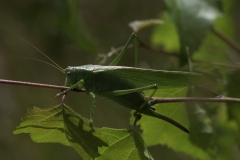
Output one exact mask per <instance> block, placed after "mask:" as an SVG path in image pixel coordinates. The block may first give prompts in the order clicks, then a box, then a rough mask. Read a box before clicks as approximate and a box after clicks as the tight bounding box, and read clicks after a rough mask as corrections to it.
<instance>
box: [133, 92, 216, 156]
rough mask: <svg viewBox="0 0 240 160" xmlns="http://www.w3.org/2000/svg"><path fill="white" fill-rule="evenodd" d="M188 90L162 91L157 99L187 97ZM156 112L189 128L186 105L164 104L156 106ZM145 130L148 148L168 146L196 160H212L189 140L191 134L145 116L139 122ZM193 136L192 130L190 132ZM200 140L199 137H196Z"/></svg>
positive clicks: (158, 93) (144, 135) (157, 94)
mask: <svg viewBox="0 0 240 160" xmlns="http://www.w3.org/2000/svg"><path fill="white" fill-rule="evenodd" d="M186 93H187V88H177V89H160V90H159V91H158V92H157V93H156V95H154V96H156V97H185V96H186ZM154 107H155V108H156V111H157V112H159V113H161V114H163V115H165V116H168V117H169V118H172V119H174V120H175V121H177V122H179V123H180V124H182V125H183V126H185V127H187V128H189V122H188V118H187V113H186V109H185V105H184V103H163V104H158V105H154ZM138 124H140V125H141V129H142V130H143V134H142V135H143V137H144V139H145V142H146V144H147V145H148V146H153V145H158V144H161V145H167V146H168V147H169V148H171V149H173V150H174V151H176V152H184V153H185V154H188V155H190V156H192V157H194V158H196V159H202V160H208V159H209V160H210V159H212V158H211V156H210V155H209V153H208V152H207V151H205V150H203V149H202V148H200V147H198V146H196V145H195V144H193V143H192V142H191V140H190V139H189V134H187V133H185V132H183V131H181V130H180V129H178V128H176V127H174V126H173V125H171V124H169V123H167V122H165V121H161V120H158V119H154V118H152V117H148V116H143V117H142V119H141V120H140V121H139V122H138ZM190 134H191V130H190ZM196 138H199V137H196Z"/></svg>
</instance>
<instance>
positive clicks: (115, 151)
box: [97, 128, 153, 160]
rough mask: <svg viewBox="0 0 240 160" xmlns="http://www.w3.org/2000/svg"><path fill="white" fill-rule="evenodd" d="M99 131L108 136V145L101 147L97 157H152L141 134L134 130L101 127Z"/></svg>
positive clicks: (126, 159) (123, 159)
mask: <svg viewBox="0 0 240 160" xmlns="http://www.w3.org/2000/svg"><path fill="white" fill-rule="evenodd" d="M101 133H102V134H104V135H105V136H107V137H108V140H109V147H102V148H101V149H100V150H99V152H100V153H101V155H102V156H101V157H99V158H97V159H104V160H105V159H107V158H110V159H118V160H133V159H134V160H135V159H136V160H137V159H141V160H145V159H146V160H147V159H153V158H152V156H151V154H150V153H149V152H148V150H147V148H146V146H145V144H144V141H143V139H142V137H141V135H140V134H139V133H138V132H137V131H136V130H134V129H133V130H132V129H131V130H123V129H121V130H117V129H116V130H113V129H109V128H103V129H101Z"/></svg>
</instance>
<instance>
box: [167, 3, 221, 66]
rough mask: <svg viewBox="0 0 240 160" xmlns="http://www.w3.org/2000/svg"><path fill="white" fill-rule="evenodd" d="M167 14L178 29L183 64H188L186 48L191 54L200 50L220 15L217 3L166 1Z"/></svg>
mask: <svg viewBox="0 0 240 160" xmlns="http://www.w3.org/2000/svg"><path fill="white" fill-rule="evenodd" d="M164 2H165V4H166V6H167V8H168V9H167V13H168V14H169V16H170V18H171V20H172V21H173V22H174V24H175V25H176V27H177V31H178V35H179V40H180V44H181V51H180V54H181V64H185V63H187V54H186V47H188V48H189V51H190V53H194V52H195V51H196V50H198V48H199V46H200V45H201V43H202V40H203V39H204V37H205V36H206V33H207V32H208V31H210V30H211V28H212V26H213V23H214V20H215V19H216V18H217V17H218V16H219V15H220V11H219V9H218V7H219V5H218V3H217V2H213V1H209V0H195V1H192V0H165V1H164Z"/></svg>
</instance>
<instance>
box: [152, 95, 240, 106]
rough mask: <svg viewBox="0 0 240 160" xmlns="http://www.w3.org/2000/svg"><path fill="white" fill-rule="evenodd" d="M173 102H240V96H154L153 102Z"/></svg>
mask: <svg viewBox="0 0 240 160" xmlns="http://www.w3.org/2000/svg"><path fill="white" fill-rule="evenodd" d="M172 102H234V103H240V98H231V97H224V96H222V97H215V98H199V97H178V98H158V97H153V98H152V100H151V104H152V105H154V104H157V103H172Z"/></svg>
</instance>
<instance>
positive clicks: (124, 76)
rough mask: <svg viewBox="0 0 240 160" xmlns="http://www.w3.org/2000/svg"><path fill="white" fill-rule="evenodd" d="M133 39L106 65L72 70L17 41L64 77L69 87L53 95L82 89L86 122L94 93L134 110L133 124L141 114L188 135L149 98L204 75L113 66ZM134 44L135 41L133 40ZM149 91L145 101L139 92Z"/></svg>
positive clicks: (84, 66) (192, 82)
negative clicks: (87, 101) (87, 102)
mask: <svg viewBox="0 0 240 160" xmlns="http://www.w3.org/2000/svg"><path fill="white" fill-rule="evenodd" d="M15 35H16V34H15ZM135 36H136V35H135V34H134V33H133V34H132V35H131V37H130V38H129V40H128V41H127V43H126V45H125V47H124V49H123V50H122V51H121V52H120V53H119V55H118V56H117V57H116V58H115V59H114V60H113V61H112V62H111V64H110V65H109V66H101V65H83V66H75V67H70V66H69V67H67V68H66V69H63V68H61V67H60V66H59V65H58V64H57V63H55V62H54V61H53V60H52V59H50V58H49V57H48V56H47V55H46V54H44V53H43V52H41V51H40V50H39V49H37V48H36V47H35V46H33V45H32V44H30V43H29V42H27V41H26V40H24V39H22V38H21V37H20V38H21V39H22V40H24V41H25V42H26V43H28V44H29V45H30V46H32V47H33V48H35V49H36V50H38V51H39V52H40V53H41V54H42V55H44V56H45V57H46V58H47V59H49V60H50V61H51V62H52V64H50V65H52V66H53V67H55V68H57V69H58V70H60V71H61V72H63V73H64V74H66V81H65V85H66V86H70V87H69V89H67V90H65V91H63V92H61V93H58V94H57V96H60V95H65V94H66V93H68V92H69V91H71V90H73V89H82V88H84V89H85V92H86V93H87V94H88V95H90V96H91V97H92V98H93V102H92V105H91V112H90V121H92V120H93V113H94V108H95V94H97V95H100V96H102V97H106V98H108V99H110V100H112V101H114V102H116V103H118V104H120V105H122V106H124V107H127V108H130V109H133V110H135V113H134V115H135V117H136V119H135V122H136V121H137V120H139V119H140V117H141V114H145V115H148V116H152V117H155V118H159V119H162V120H164V121H166V122H169V123H170V124H172V125H174V126H176V127H178V128H179V129H181V130H183V131H185V132H187V133H189V132H188V130H187V129H186V128H185V127H184V126H182V125H181V124H179V123H178V122H176V121H174V120H173V119H171V118H168V117H166V116H164V115H161V114H160V113H158V112H156V111H155V109H154V108H153V107H152V105H151V97H152V96H153V95H154V93H155V91H156V90H157V87H158V88H160V89H161V88H166V87H169V88H172V87H189V86H192V85H197V84H199V83H200V82H201V81H202V80H203V79H204V76H202V75H201V74H198V73H193V72H191V73H190V72H178V71H163V70H152V69H142V68H135V67H125V66H116V65H117V63H118V62H119V60H120V59H121V57H122V55H123V54H124V52H125V50H126V49H127V47H128V45H129V43H130V41H131V40H132V39H133V38H134V37H135ZM18 37H19V36H18ZM135 42H137V40H136V38H135ZM135 44H136V43H135ZM135 47H137V46H135ZM135 52H136V50H135ZM136 61H137V60H136V59H135V64H137V62H136ZM149 89H151V90H153V93H152V94H151V95H150V96H149V98H145V96H144V93H143V91H144V90H149ZM134 125H135V124H134Z"/></svg>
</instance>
